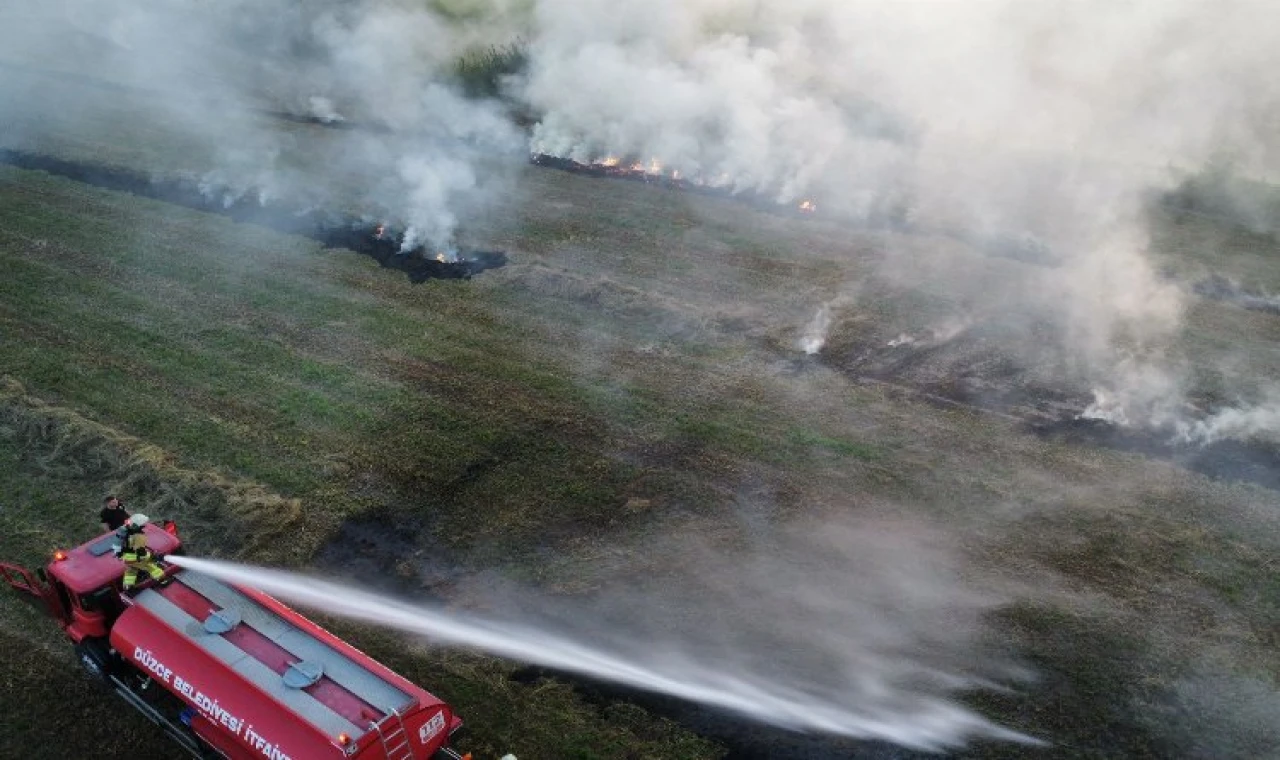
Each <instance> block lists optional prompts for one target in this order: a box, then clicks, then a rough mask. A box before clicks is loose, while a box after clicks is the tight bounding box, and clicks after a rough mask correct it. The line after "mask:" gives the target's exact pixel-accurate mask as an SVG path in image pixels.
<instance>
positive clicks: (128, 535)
mask: <svg viewBox="0 0 1280 760" xmlns="http://www.w3.org/2000/svg"><path fill="white" fill-rule="evenodd" d="M146 524H147V516H146V515H144V514H141V513H139V514H135V515H133V516H132V517H130V518H129V519H128V520H127V521H125V524H124V525H123V526H121V528H120V530H118V531H116V533H117V535H119V536H120V539H121V541H120V545H119V547H118V549H117V556H119V557H120V559H122V560H124V590H125V591H129V590H131V589H132V588H133V586H134V584H136V583H137V582H138V573H140V572H143V573H146V574H147V575H149V576H151V579H152V580H153V581H156V582H159V583H163V582H164V581H165V580H166V576H165V574H164V568H162V567H160V565H158V564H157V562H159V561H160V559H161V558H160V557H159V556H158V555H156V554H155V553H154V552H152V551H151V549H150V548H148V547H147V534H146V533H144V532H143V530H142V529H143V528H144V527H146Z"/></svg>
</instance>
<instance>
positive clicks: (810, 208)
mask: <svg viewBox="0 0 1280 760" xmlns="http://www.w3.org/2000/svg"><path fill="white" fill-rule="evenodd" d="M817 210H818V204H816V203H814V202H813V201H809V200H805V201H801V202H800V211H801V212H803V213H805V214H812V213H813V212H815V211H817Z"/></svg>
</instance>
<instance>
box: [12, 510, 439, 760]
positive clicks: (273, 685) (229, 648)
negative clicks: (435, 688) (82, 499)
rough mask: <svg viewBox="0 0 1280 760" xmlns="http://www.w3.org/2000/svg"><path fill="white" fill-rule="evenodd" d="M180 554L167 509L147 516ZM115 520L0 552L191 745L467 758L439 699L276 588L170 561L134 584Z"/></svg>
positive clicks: (127, 688)
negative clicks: (21, 551)
mask: <svg viewBox="0 0 1280 760" xmlns="http://www.w3.org/2000/svg"><path fill="white" fill-rule="evenodd" d="M144 530H145V531H146V535H147V542H148V545H149V547H150V549H151V550H152V551H153V552H155V553H156V554H159V555H167V554H174V553H175V552H178V551H179V550H180V549H181V545H182V543H181V540H180V539H179V537H178V534H177V529H176V527H175V526H174V525H173V523H172V522H168V521H166V522H165V523H164V524H163V525H162V526H161V525H156V524H154V523H151V524H148V525H147V526H146V527H145V528H144ZM118 543H119V538H117V536H116V534H114V533H108V534H106V535H103V536H100V537H99V538H97V539H94V540H92V541H89V542H88V543H85V544H83V545H81V546H79V547H76V548H75V549H70V550H68V551H59V552H56V553H55V554H54V558H53V561H52V562H50V563H49V564H48V565H47V566H46V567H43V568H39V569H37V570H36V571H34V572H32V571H30V570H28V569H26V568H23V567H19V566H17V565H10V564H3V563H0V575H2V576H3V577H4V579H5V580H6V581H8V582H9V584H10V585H11V586H13V587H14V588H16V589H18V590H19V591H21V592H23V593H24V594H28V595H30V598H31V599H32V601H35V602H36V603H37V604H38V605H39V606H41V607H43V608H44V609H45V610H46V611H47V612H48V613H49V614H50V615H51V616H52V617H53V618H54V619H55V620H57V621H58V623H59V624H60V625H61V626H62V627H63V629H64V630H65V631H66V633H67V636H68V637H70V639H71V641H72V642H73V643H74V644H75V648H76V653H77V654H78V655H79V658H80V662H81V664H82V665H83V666H84V668H85V669H86V670H87V671H88V672H89V674H90V675H92V676H93V677H95V678H97V679H100V680H102V681H104V682H105V683H106V684H107V685H108V686H109V687H110V688H112V689H113V690H114V691H115V692H116V693H117V694H119V695H120V696H121V697H122V698H124V700H125V701H126V702H128V703H129V704H131V705H133V707H135V708H137V709H138V710H139V711H140V712H141V713H142V714H143V715H145V716H147V717H148V718H149V719H151V720H152V721H153V722H155V723H156V724H157V725H159V726H160V727H161V728H162V729H163V730H164V731H165V732H166V733H167V734H169V736H171V737H172V738H173V739H175V740H176V741H177V742H178V743H179V744H181V745H182V746H183V747H184V748H186V750H187V751H189V752H190V753H191V755H192V756H194V757H197V758H201V759H202V760H205V759H208V758H225V759H226V760H251V759H252V760H262V759H263V758H267V759H268V760H323V758H343V759H346V758H355V759H356V760H446V759H449V758H452V759H453V760H462V759H461V757H460V756H459V755H458V754H457V753H456V752H455V751H454V750H452V749H450V747H449V742H450V737H451V736H452V734H453V733H454V732H455V731H457V730H458V728H459V727H460V726H461V725H462V721H461V720H460V719H459V718H458V717H457V716H456V715H454V714H453V711H452V710H451V709H450V708H449V706H448V705H446V704H445V703H444V702H441V701H440V700H439V699H438V698H436V697H435V696H432V695H431V694H430V693H428V692H427V691H425V690H424V689H421V688H419V687H418V686H415V685H414V684H413V683H411V682H409V681H408V680H406V679H404V678H402V677H401V676H399V675H397V674H395V673H394V672H392V671H391V670H389V669H388V668H386V667H385V666H383V665H382V664H380V663H378V662H376V661H375V660H373V659H372V658H370V657H369V656H367V655H366V654H364V653H363V652H361V651H360V650H358V649H356V648H355V647H353V646H351V645H350V644H348V643H346V642H345V641H343V640H342V639H340V638H338V637H337V636H335V635H333V634H332V633H330V632H328V631H326V630H325V629H323V628H321V627H320V626H318V625H316V624H315V623H313V622H311V621H310V620H308V619H307V618H305V617H303V616H302V615H300V614H298V613H297V612H295V611H294V610H292V609H289V608H288V607H286V606H285V605H283V604H281V603H280V602H278V601H276V600H275V599H273V598H271V597H270V596H267V595H266V594H263V593H261V592H259V591H255V590H254V589H251V588H243V587H237V586H232V585H228V584H226V583H223V582H221V581H219V580H216V579H214V578H212V577H210V576H208V575H203V574H201V573H198V572H195V571H193V570H189V569H184V568H180V567H177V566H172V565H170V566H168V567H167V569H166V574H167V575H166V578H165V579H164V582H163V583H162V584H157V583H155V582H154V581H151V580H147V581H144V582H143V583H140V584H138V586H137V587H135V589H132V590H131V591H130V593H128V594H126V593H124V592H122V590H121V582H122V579H123V575H124V564H123V563H122V562H121V561H120V560H119V559H118V558H117V557H116V556H115V551H114V547H115V545H116V544H118Z"/></svg>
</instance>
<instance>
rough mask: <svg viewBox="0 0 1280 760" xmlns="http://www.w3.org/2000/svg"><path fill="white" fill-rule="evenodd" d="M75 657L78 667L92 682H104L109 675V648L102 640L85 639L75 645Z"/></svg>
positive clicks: (110, 667) (110, 666) (110, 668)
mask: <svg viewBox="0 0 1280 760" xmlns="http://www.w3.org/2000/svg"><path fill="white" fill-rule="evenodd" d="M76 656H77V657H79V658H80V666H81V667H83V668H84V669H85V672H86V673H88V674H89V675H90V676H91V677H92V678H93V679H94V680H96V681H102V682H104V683H105V682H106V681H107V677H108V676H109V675H111V670H112V665H111V648H110V647H108V646H107V642H105V641H103V640H102V639H85V640H84V641H81V642H80V643H79V644H76Z"/></svg>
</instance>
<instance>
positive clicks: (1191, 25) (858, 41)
mask: <svg viewBox="0 0 1280 760" xmlns="http://www.w3.org/2000/svg"><path fill="white" fill-rule="evenodd" d="M535 8H536V10H535V14H536V19H535V29H536V33H535V34H534V36H533V37H532V49H531V56H530V63H531V65H530V69H529V72H528V75H527V77H526V78H525V79H524V80H523V82H522V83H521V84H520V87H519V92H520V94H521V95H522V96H523V97H524V98H525V99H527V101H528V102H529V103H530V104H531V105H532V106H533V108H534V109H535V110H536V111H537V112H539V113H541V114H542V118H541V121H540V122H539V123H538V125H537V126H536V127H535V129H534V132H533V138H532V149H533V150H534V151H536V152H546V153H551V154H555V155H560V156H567V157H572V158H574V159H576V160H581V161H588V160H592V159H598V158H600V157H602V156H606V155H609V156H622V157H623V160H624V161H625V160H630V159H638V160H641V161H651V160H656V161H658V162H659V163H661V165H663V166H664V167H670V168H671V169H678V170H679V171H680V172H681V173H682V174H683V175H685V176H698V177H702V178H705V179H706V180H707V181H708V182H711V183H714V184H719V185H722V186H726V187H731V188H734V189H739V190H751V191H757V192H763V193H769V194H772V195H773V196H774V197H775V198H776V199H777V200H779V201H780V202H785V203H793V202H797V201H799V200H800V199H816V201H817V202H818V203H819V205H820V207H821V208H822V209H823V212H824V213H825V214H837V215H843V216H848V217H854V218H862V219H867V220H871V221H879V222H889V223H893V224H911V225H914V226H915V227H916V228H917V229H922V230H931V231H941V232H947V233H952V234H958V235H961V236H963V237H964V238H965V239H967V240H977V241H981V240H984V239H989V240H997V239H1004V240H1010V239H1013V240H1021V241H1026V242H1028V243H1029V244H1030V245H1033V246H1034V247H1035V248H1036V249H1038V250H1043V251H1047V252H1048V253H1049V257H1048V258H1050V259H1051V260H1052V261H1053V262H1055V263H1054V265H1053V266H1052V268H1050V269H1048V270H1046V271H1042V272H1039V273H1028V274H1022V275H1019V276H1017V277H1010V278H1009V279H1008V280H1007V281H1005V282H1003V283H1001V282H995V283H993V282H991V281H990V280H989V279H979V278H974V277H970V278H964V277H961V278H958V279H956V280H955V281H954V282H952V283H950V284H949V286H948V287H949V290H950V291H951V293H952V295H954V296H956V297H958V298H961V299H966V300H970V301H978V302H981V303H983V304H984V311H986V312H987V313H992V314H1000V315H1002V318H1005V319H1010V318H1012V319H1015V320H1022V321H1027V322H1029V321H1047V322H1049V323H1051V324H1053V325H1056V326H1058V330H1057V333H1056V334H1057V335H1059V336H1060V337H1059V338H1058V340H1060V342H1061V346H1060V354H1061V356H1062V367H1061V371H1062V372H1064V373H1066V374H1067V375H1069V377H1067V378H1064V379H1069V380H1074V381H1076V382H1078V383H1081V384H1086V385H1092V386H1093V387H1095V388H1098V389H1099V391H1100V392H1102V393H1103V394H1105V395H1108V396H1109V397H1111V398H1112V399H1117V398H1120V397H1123V398H1125V399H1134V403H1132V404H1130V405H1128V406H1127V407H1126V411H1125V415H1126V416H1127V417H1129V418H1132V419H1134V420H1135V422H1140V423H1143V424H1145V423H1146V422H1147V420H1139V419H1138V418H1140V417H1142V415H1143V409H1145V408H1148V407H1152V406H1156V405H1160V404H1163V405H1166V406H1167V405H1169V404H1176V403H1177V402H1176V400H1175V399H1168V398H1165V399H1157V398H1151V397H1142V398H1137V396H1138V395H1139V394H1140V393H1141V392H1144V391H1154V390H1155V389H1156V388H1155V385H1153V384H1151V383H1144V384H1142V385H1140V386H1132V385H1129V384H1128V380H1129V379H1130V377H1131V376H1132V375H1133V370H1132V368H1133V366H1134V365H1135V364H1137V365H1147V367H1146V368H1144V369H1140V370H1138V371H1137V374H1138V375H1148V374H1151V373H1153V372H1154V373H1160V374H1164V375H1166V376H1168V379H1169V383H1167V385H1177V384H1178V383H1177V382H1176V380H1177V378H1176V377H1175V376H1176V374H1177V373H1176V372H1175V370H1174V368H1173V366H1172V365H1170V364H1168V363H1167V348H1168V346H1169V344H1170V342H1171V341H1172V339H1173V338H1174V337H1175V336H1176V335H1177V333H1178V330H1179V328H1180V325H1181V315H1182V311H1183V298H1182V294H1181V293H1180V291H1179V290H1178V289H1176V288H1175V287H1174V286H1173V285H1172V284H1170V283H1169V282H1166V281H1164V280H1163V279H1162V278H1161V277H1160V276H1159V275H1158V273H1157V267H1156V266H1155V265H1154V264H1153V262H1152V261H1151V259H1150V257H1149V256H1148V255H1147V251H1146V248H1147V245H1148V235H1147V232H1146V228H1145V224H1144V220H1143V210H1144V205H1143V204H1144V201H1145V199H1146V198H1147V197H1148V194H1149V193H1150V191H1151V190H1152V189H1153V188H1159V187H1165V188H1168V187H1171V186H1172V184H1173V183H1175V182H1177V181H1178V179H1179V177H1180V174H1181V173H1182V172H1187V171H1194V170H1197V169H1199V168H1200V167H1203V166H1205V165H1206V164H1208V163H1210V162H1212V161H1216V160H1218V157H1221V156H1223V155H1229V156H1230V157H1231V159H1232V161H1233V162H1234V164H1235V165H1236V166H1239V167H1245V168H1246V170H1247V171H1248V172H1249V173H1250V174H1251V175H1252V176H1263V177H1265V176H1273V177H1274V176H1280V139H1277V137H1276V132H1275V130H1274V127H1273V126H1270V125H1273V124H1274V114H1275V113H1276V108H1277V107H1278V104H1280V84H1277V80H1276V79H1275V78H1274V77H1273V76H1271V73H1270V72H1272V71H1274V70H1275V68H1276V66H1277V64H1280V47H1277V46H1276V45H1275V44H1274V35H1273V34H1272V33H1271V31H1270V30H1271V29H1272V28H1273V26H1274V22H1275V21H1276V20H1277V18H1276V15H1275V13H1274V8H1273V7H1272V6H1271V4H1269V3H1267V2H1265V1H1256V2H1254V1H1250V0H1236V1H1233V2H1227V3H1208V2H1201V1H1200V0H1191V1H1188V0H1173V1H1169V0H1143V1H1140V2H1131V3H1123V4H1116V3H1106V2H1078V3H1069V4H1063V3H1048V4H1045V3H1040V4H1036V3H1022V2H1014V1H1012V0H1007V1H1003V2H999V1H998V2H983V3H927V4H921V3H898V4H887V3H861V2H833V1H832V0H750V1H748V0H693V1H691V2H676V1H675V0H668V1H666V2H621V3H619V2H614V1H613V0H542V1H541V2H538V3H537V4H536V6H535ZM889 253H890V254H892V253H893V252H892V251H890V252H889ZM945 258H946V254H943V253H938V254H935V260H934V261H928V260H926V261H923V262H922V261H918V260H913V262H912V267H913V269H918V268H919V267H920V266H922V265H923V266H924V267H943V268H946V267H951V266H953V264H951V263H950V262H948V261H945V260H943V259H945ZM889 266H890V268H891V270H892V271H895V272H898V271H900V269H901V267H900V266H898V265H897V264H894V263H892V262H891V263H890V264H889ZM907 276H908V277H911V276H919V273H918V272H914V273H913V274H908V275H907ZM807 345H808V344H807V343H806V344H805V346H806V348H805V350H808V349H807ZM1120 365H1124V366H1125V368H1126V369H1125V371H1124V372H1117V371H1115V370H1116V367H1117V366H1120Z"/></svg>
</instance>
